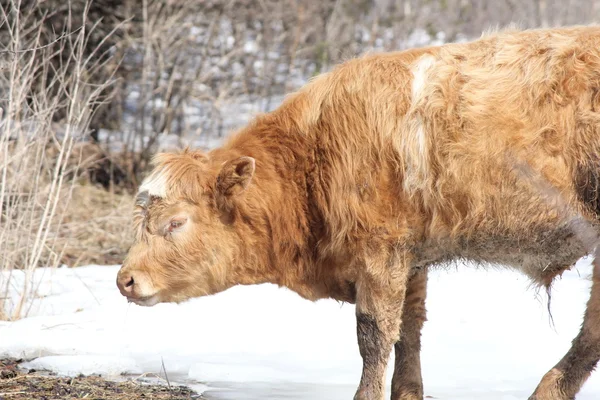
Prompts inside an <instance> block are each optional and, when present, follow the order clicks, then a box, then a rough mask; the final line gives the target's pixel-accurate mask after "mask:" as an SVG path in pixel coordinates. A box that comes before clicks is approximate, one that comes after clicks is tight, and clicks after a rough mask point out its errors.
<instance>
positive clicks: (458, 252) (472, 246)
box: [414, 226, 600, 284]
mask: <svg viewBox="0 0 600 400" xmlns="http://www.w3.org/2000/svg"><path fill="white" fill-rule="evenodd" d="M598 233H599V232H598V230H597V229H595V228H594V229H593V233H590V231H589V230H588V231H587V232H583V233H582V232H577V231H575V230H574V229H573V228H572V227H571V226H565V227H561V228H557V229H551V230H540V231H537V232H535V231H532V232H529V233H522V234H516V233H514V234H510V233H509V234H504V235H489V234H479V235H473V236H471V237H469V238H465V237H460V238H457V239H449V238H447V239H437V240H428V241H426V242H425V243H424V244H423V245H421V246H417V247H416V248H415V250H414V267H416V268H419V267H428V266H436V265H444V264H449V263H453V262H456V261H474V262H475V263H478V264H494V265H500V266H505V267H508V268H513V269H517V270H519V271H521V272H523V273H524V274H526V275H527V276H529V277H530V278H531V279H532V280H533V281H534V282H536V283H540V284H549V283H550V282H551V281H552V279H553V278H554V277H556V276H557V275H558V274H560V273H561V272H563V271H564V270H565V269H568V268H570V267H571V266H573V265H574V264H575V263H576V262H577V260H579V259H580V258H581V257H583V256H585V255H588V254H590V253H591V252H592V251H593V249H594V246H595V244H594V243H593V241H594V239H593V238H591V239H590V237H589V236H590V235H593V236H594V237H598ZM584 242H586V243H584ZM599 244H600V243H599Z"/></svg>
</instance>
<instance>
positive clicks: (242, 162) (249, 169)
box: [217, 157, 255, 197]
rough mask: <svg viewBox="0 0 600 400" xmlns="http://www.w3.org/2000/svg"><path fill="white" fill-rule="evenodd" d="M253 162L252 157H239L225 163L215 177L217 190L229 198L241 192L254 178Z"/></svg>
mask: <svg viewBox="0 0 600 400" xmlns="http://www.w3.org/2000/svg"><path fill="white" fill-rule="evenodd" d="M254 169H255V161H254V158H252V157H240V158H236V159H235V160H230V161H227V162H226V163H225V164H224V165H223V167H222V168H221V172H219V176H218V177H217V190H218V191H219V192H220V193H221V194H223V195H225V196H227V197H229V196H234V195H236V194H238V193H241V192H243V191H244V190H245V189H246V188H247V187H248V185H250V182H251V181H252V176H254Z"/></svg>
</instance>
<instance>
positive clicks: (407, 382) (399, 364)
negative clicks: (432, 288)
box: [392, 270, 427, 400]
mask: <svg viewBox="0 0 600 400" xmlns="http://www.w3.org/2000/svg"><path fill="white" fill-rule="evenodd" d="M426 296H427V271H426V270H423V271H420V272H418V273H416V274H415V275H413V276H412V277H411V278H410V281H409V282H408V287H407V289H406V298H405V300H404V311H403V312H402V330H401V334H400V340H399V341H398V342H397V343H396V344H395V345H394V349H395V351H396V362H395V365H394V377H393V378H392V400H421V399H423V379H422V377H421V329H422V328H423V323H424V322H425V320H426V310H425V298H426Z"/></svg>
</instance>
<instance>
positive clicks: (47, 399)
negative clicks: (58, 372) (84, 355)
mask: <svg viewBox="0 0 600 400" xmlns="http://www.w3.org/2000/svg"><path fill="white" fill-rule="evenodd" d="M18 362H19V361H17V360H11V359H6V360H0V399H6V400H32V399H44V400H67V399H69V400H70V399H104V400H137V399H140V398H143V399H148V400H189V399H202V397H201V396H200V395H197V394H196V393H194V392H193V391H191V390H189V389H187V388H185V387H181V386H170V385H167V384H164V385H157V384H149V383H147V382H144V380H143V378H138V379H135V380H132V379H127V380H125V379H123V380H121V381H111V380H106V379H103V378H102V377H100V376H87V377H86V376H77V377H60V376H53V375H50V374H47V373H46V374H44V373H38V372H36V371H33V370H30V371H23V370H21V369H20V368H19V366H18Z"/></svg>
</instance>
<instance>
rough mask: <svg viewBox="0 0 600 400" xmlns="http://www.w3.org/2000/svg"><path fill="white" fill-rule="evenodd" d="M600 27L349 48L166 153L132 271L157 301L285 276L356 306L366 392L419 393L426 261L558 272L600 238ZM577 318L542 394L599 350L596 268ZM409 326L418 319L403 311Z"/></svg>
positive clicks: (126, 276)
mask: <svg viewBox="0 0 600 400" xmlns="http://www.w3.org/2000/svg"><path fill="white" fill-rule="evenodd" d="M599 191H600V28H588V27H578V28H569V29H552V30H533V31H524V32H516V31H515V32H503V33H499V34H491V35H488V36H485V37H483V38H482V39H480V40H477V41H475V42H472V43H464V44H449V45H445V46H442V47H435V48H426V49H420V50H412V51H406V52H397V53H389V54H379V55H370V56H366V57H362V58H358V59H355V60H351V61H348V62H346V63H344V64H342V65H340V66H339V67H337V68H336V69H335V70H334V71H333V72H330V73H327V74H323V75H321V76H319V77H317V78H316V79H314V80H313V81H312V82H310V83H309V84H307V85H306V86H305V87H304V88H302V89H300V90H299V91H298V92H296V93H295V94H293V95H291V96H289V97H288V98H287V99H286V100H285V101H284V103H283V104H282V105H281V106H280V107H279V108H278V109H277V110H275V111H273V112H270V113H268V114H265V115H262V116H259V117H257V118H256V119H255V120H254V121H253V122H252V123H250V124H249V125H248V126H247V127H246V128H244V129H242V130H241V131H240V132H238V133H237V134H235V135H234V136H233V137H232V138H231V139H230V140H229V142H228V143H227V144H225V145H224V146H223V147H221V148H218V149H215V150H213V151H211V152H209V153H207V154H203V153H200V152H195V151H184V152H182V153H178V154H160V155H158V156H157V157H156V165H155V168H154V170H153V171H152V173H151V174H150V176H149V177H148V178H147V179H146V180H145V181H144V183H143V185H142V187H141V189H140V193H139V196H138V202H137V205H136V211H135V222H136V225H137V239H136V243H135V244H134V245H133V247H132V248H131V250H130V252H129V255H128V257H127V259H126V260H125V263H124V265H123V267H122V269H121V270H120V272H119V275H118V278H117V284H118V286H119V289H120V290H121V292H122V293H123V295H125V296H127V298H128V299H129V300H130V301H133V302H135V303H138V304H141V305H148V306H149V305H153V304H156V303H159V302H180V301H184V300H187V299H189V298H191V297H196V296H204V295H209V294H213V293H217V292H220V291H223V290H225V289H227V288H229V287H231V286H234V285H238V284H244V285H247V284H256V283H263V282H272V283H275V284H278V285H280V286H285V287H288V288H290V289H291V290H294V291H296V292H297V293H299V294H300V295H301V296H303V297H305V298H307V299H309V300H316V299H320V298H334V299H337V300H340V301H345V302H350V303H356V318H357V333H358V343H359V348H360V353H361V356H362V358H363V372H362V377H361V381H360V386H359V388H358V391H357V393H356V396H355V399H370V400H381V399H382V398H383V396H384V375H385V374H384V372H385V368H386V364H387V360H388V357H389V354H390V351H391V349H392V347H395V352H396V363H395V369H394V375H393V381H392V399H422V398H423V386H422V382H421V370H420V362H419V352H420V331H421V327H422V325H423V321H424V320H425V305H424V303H425V290H426V270H427V268H428V267H429V266H430V265H435V264H440V263H448V262H453V261H456V260H463V259H468V260H474V261H476V262H481V263H495V264H503V265H506V266H508V267H512V268H515V269H518V270H520V271H522V272H523V273H524V274H526V275H527V276H529V277H530V278H531V279H532V281H533V282H535V283H537V284H539V285H544V286H546V287H548V288H549V287H550V285H551V283H552V280H553V278H554V277H555V276H557V275H559V274H560V273H561V272H562V271H564V270H565V269H566V268H569V267H570V266H572V265H573V264H574V263H575V261H576V260H578V259H579V258H580V257H582V256H584V255H586V254H593V253H594V251H595V248H596V243H597V240H596V237H597V233H598V232H599V231H600V230H599V229H598V224H597V222H598V217H599V215H600V200H599V193H600V192H599ZM593 279H594V284H593V286H592V292H591V298H590V301H589V304H588V307H587V311H586V313H585V320H584V323H583V326H582V329H581V333H580V334H579V336H577V338H576V339H575V340H574V341H573V346H572V348H571V350H570V351H569V352H568V353H567V355H565V357H564V358H563V359H562V360H561V361H560V362H559V363H558V364H557V365H556V366H555V367H554V368H553V369H552V370H550V372H548V373H547V374H546V376H544V378H543V379H542V381H541V383H540V384H539V386H538V387H537V389H536V390H535V392H534V394H533V395H532V397H531V399H537V400H542V399H544V400H549V399H559V400H561V399H573V398H574V396H575V394H576V393H577V392H578V390H579V389H580V387H581V385H582V384H583V383H584V381H585V380H586V378H587V377H588V376H589V374H590V373H591V371H592V370H593V369H594V367H595V365H596V363H597V362H598V360H599V358H600V283H599V282H600V281H599V280H600V269H599V268H596V269H595V271H594V277H593ZM401 322H402V324H401Z"/></svg>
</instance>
